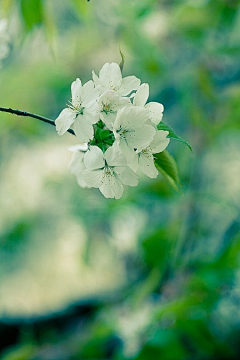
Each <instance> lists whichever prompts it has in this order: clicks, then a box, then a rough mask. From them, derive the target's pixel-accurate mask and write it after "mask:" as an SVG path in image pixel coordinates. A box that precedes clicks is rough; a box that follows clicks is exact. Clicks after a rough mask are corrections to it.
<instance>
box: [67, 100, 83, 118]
mask: <svg viewBox="0 0 240 360" xmlns="http://www.w3.org/2000/svg"><path fill="white" fill-rule="evenodd" d="M67 106H68V107H69V109H71V110H72V111H74V112H75V113H76V116H78V115H83V110H84V109H85V107H84V106H82V104H81V103H80V104H79V105H78V106H74V105H73V103H71V102H69V104H67Z"/></svg>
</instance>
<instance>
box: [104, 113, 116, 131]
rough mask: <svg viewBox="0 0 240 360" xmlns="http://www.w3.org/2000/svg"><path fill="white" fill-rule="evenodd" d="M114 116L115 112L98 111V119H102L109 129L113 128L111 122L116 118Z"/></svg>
mask: <svg viewBox="0 0 240 360" xmlns="http://www.w3.org/2000/svg"><path fill="white" fill-rule="evenodd" d="M116 116H117V112H116V113H107V114H106V113H104V112H101V113H100V119H101V120H102V122H104V124H105V125H106V126H107V128H108V129H109V130H111V131H112V129H113V124H114V122H115V120H116Z"/></svg>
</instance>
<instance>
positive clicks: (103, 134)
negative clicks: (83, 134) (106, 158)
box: [99, 130, 111, 140]
mask: <svg viewBox="0 0 240 360" xmlns="http://www.w3.org/2000/svg"><path fill="white" fill-rule="evenodd" d="M110 134H111V133H110V131H109V130H101V131H100V133H99V136H100V139H101V140H105V139H107V138H108V137H109V135H110Z"/></svg>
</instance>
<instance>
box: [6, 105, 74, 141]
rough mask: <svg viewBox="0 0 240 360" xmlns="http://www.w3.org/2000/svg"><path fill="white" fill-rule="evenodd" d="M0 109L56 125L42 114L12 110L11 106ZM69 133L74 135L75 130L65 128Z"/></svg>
mask: <svg viewBox="0 0 240 360" xmlns="http://www.w3.org/2000/svg"><path fill="white" fill-rule="evenodd" d="M0 111H2V112H7V113H10V114H14V115H18V116H28V117H32V118H34V119H38V120H41V121H44V122H45V123H47V124H50V125H53V126H56V124H55V122H54V121H53V120H51V119H48V118H46V117H44V116H40V115H36V114H32V113H29V112H27V111H21V110H13V109H11V108H4V107H0ZM67 131H68V132H69V133H70V134H72V135H75V132H74V131H73V130H72V129H68V130H67Z"/></svg>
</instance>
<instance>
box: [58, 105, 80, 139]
mask: <svg viewBox="0 0 240 360" xmlns="http://www.w3.org/2000/svg"><path fill="white" fill-rule="evenodd" d="M75 118H76V113H75V112H74V111H72V110H71V109H68V108H66V109H63V111H62V112H61V113H60V114H59V116H58V117H57V119H56V120H55V124H56V130H57V133H58V135H63V134H64V133H65V132H66V131H67V130H68V129H69V128H70V127H71V125H72V124H73V123H74V120H75Z"/></svg>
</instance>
